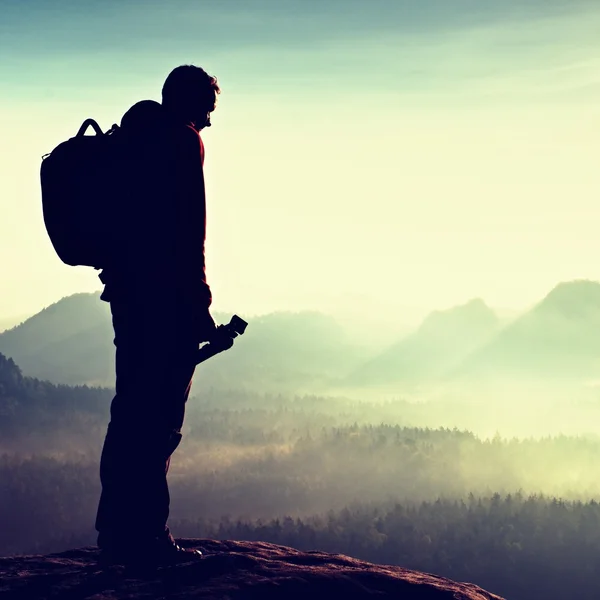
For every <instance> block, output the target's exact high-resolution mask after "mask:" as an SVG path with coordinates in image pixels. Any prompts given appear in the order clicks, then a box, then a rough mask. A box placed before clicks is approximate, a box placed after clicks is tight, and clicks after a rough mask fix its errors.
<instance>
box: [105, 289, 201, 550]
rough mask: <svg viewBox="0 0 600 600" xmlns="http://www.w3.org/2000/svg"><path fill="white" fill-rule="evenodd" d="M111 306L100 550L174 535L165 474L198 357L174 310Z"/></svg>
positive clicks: (118, 302) (143, 304) (126, 301)
mask: <svg viewBox="0 0 600 600" xmlns="http://www.w3.org/2000/svg"><path fill="white" fill-rule="evenodd" d="M110 305H111V313H112V320H113V327H114V331H115V338H114V343H115V346H116V394H115V397H114V399H113V401H112V403H111V407H110V422H109V425H108V430H107V433H106V437H105V440H104V446H103V449H102V456H101V460H100V481H101V484H102V493H101V496H100V502H99V506H98V512H97V516H96V530H97V531H98V546H100V547H101V548H109V547H119V546H123V545H130V544H131V543H135V544H136V545H137V544H140V543H144V541H146V540H147V541H151V540H155V539H156V538H160V537H162V536H169V535H170V532H169V528H168V526H167V519H168V516H169V502H170V496H169V488H168V484H167V472H168V470H169V464H170V460H171V455H172V454H173V452H174V451H175V449H176V448H177V446H178V445H179V443H180V441H181V427H182V425H183V420H184V414H185V405H186V402H187V399H188V396H189V393H190V388H191V382H192V376H193V374H194V370H195V366H196V363H195V358H196V352H197V350H198V341H197V339H198V338H197V336H196V335H194V328H193V327H192V326H191V324H190V322H189V321H188V320H187V319H186V318H185V314H182V311H178V310H177V307H176V306H173V305H170V303H167V304H165V303H161V302H159V303H157V302H148V300H147V298H146V300H145V301H143V300H138V301H136V300H135V298H131V297H130V298H125V297H121V298H114V297H113V298H111V301H110ZM184 312H185V311H184Z"/></svg>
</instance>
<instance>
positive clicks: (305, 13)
mask: <svg viewBox="0 0 600 600" xmlns="http://www.w3.org/2000/svg"><path fill="white" fill-rule="evenodd" d="M0 14H1V18H0V81H1V82H2V84H1V85H2V93H1V94H0V131H1V135H0V256H1V257H2V261H1V264H2V267H1V268H0V316H1V317H10V316H13V315H27V314H32V313H34V312H36V311H38V310H40V309H41V308H43V307H44V306H47V305H49V304H51V303H53V302H55V301H57V300H59V299H60V298H61V297H63V296H66V295H69V294H72V293H75V292H80V291H90V292H92V291H95V290H99V289H100V282H99V281H98V279H97V273H96V272H95V271H94V270H93V269H89V268H85V267H78V268H74V267H68V266H66V265H63V264H62V263H61V262H60V260H59V259H58V258H57V256H56V255H55V253H54V251H53V249H52V246H51V244H50V242H49V239H48V237H47V234H46V232H45V229H44V224H43V219H42V212H41V196H40V185H39V167H40V163H41V156H42V155H43V154H45V153H46V152H49V151H50V150H52V149H53V148H54V147H55V146H57V145H58V144H59V143H60V142H62V141H63V140H65V139H67V138H69V137H71V136H73V135H75V133H76V132H77V129H78V128H79V126H80V125H81V123H82V122H83V120H84V119H86V118H87V117H93V118H95V119H96V120H97V121H98V122H99V123H100V125H101V126H102V127H104V128H108V127H109V126H110V125H111V124H112V123H118V122H119V121H120V118H121V116H122V114H123V113H124V112H125V111H126V110H127V109H128V108H129V107H130V106H131V105H132V104H134V103H135V102H137V101H138V100H142V99H147V98H150V99H155V100H160V89H161V86H162V83H163V81H164V79H165V77H166V75H167V74H168V72H169V71H170V70H171V69H172V68H174V67H175V66H177V65H179V64H184V63H192V64H197V65H199V66H202V67H204V68H205V69H206V70H207V71H208V72H209V73H211V74H213V75H215V76H217V78H218V80H219V84H220V86H221V88H222V94H221V96H220V98H219V103H218V107H217V110H216V111H215V113H214V115H213V118H212V123H213V127H211V128H210V129H209V130H207V131H206V132H203V140H204V143H205V146H206V162H205V172H206V182H207V184H206V185H207V203H208V209H207V211H208V215H207V220H208V225H207V227H208V233H207V243H206V255H207V276H208V281H209V284H210V285H211V288H212V290H213V296H214V307H215V310H223V311H231V312H237V313H238V314H256V313H265V312H270V311H272V310H302V309H317V310H324V311H327V312H331V313H333V314H343V315H354V316H355V317H356V318H368V317H369V316H371V317H372V316H373V315H377V316H379V317H381V318H382V319H388V318H389V319H402V318H408V315H410V314H415V315H416V314H421V313H424V312H426V311H428V310H432V309H440V308H447V307H449V306H454V305H456V304H461V303H464V302H466V301H468V300H469V299H471V298H475V297H480V298H483V299H484V300H485V301H486V302H487V303H488V304H490V305H491V306H495V307H504V308H514V309H524V308H526V307H528V306H530V305H532V304H533V303H535V302H537V301H539V300H540V299H541V298H542V297H543V296H545V295H546V294H547V293H548V292H549V291H550V290H551V289H552V288H553V287H554V286H555V285H556V284H557V283H559V282H561V281H567V280H571V279H578V278H588V279H594V280H600V236H599V235H598V233H597V232H598V231H599V230H600V228H599V223H600V208H599V206H600V205H599V202H600V170H599V169H598V160H600V159H599V157H600V135H599V134H600V36H598V32H599V31H600V4H599V3H597V2H592V1H583V0H570V1H569V2H566V1H558V0H529V1H527V0H519V1H516V0H507V1H505V2H497V0H452V1H450V0H420V2H414V0H295V1H292V0H264V1H259V0H218V1H217V0H212V1H207V0H204V1H202V0H196V1H188V0H172V1H170V2H164V1H163V2H159V1H156V0H145V1H144V2H141V1H138V0H134V1H126V0H119V1H116V0H98V1H96V0H88V1H81V0H79V1H77V2H73V1H70V0H69V1H61V0H53V1H47V0H29V1H28V2H26V3H24V2H21V1H20V0H0Z"/></svg>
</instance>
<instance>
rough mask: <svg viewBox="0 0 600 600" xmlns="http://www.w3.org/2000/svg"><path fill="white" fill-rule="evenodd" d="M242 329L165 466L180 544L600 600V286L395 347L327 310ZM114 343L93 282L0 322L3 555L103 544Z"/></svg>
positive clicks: (193, 403) (463, 319)
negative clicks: (243, 547) (284, 548)
mask: <svg viewBox="0 0 600 600" xmlns="http://www.w3.org/2000/svg"><path fill="white" fill-rule="evenodd" d="M228 317H229V316H228V315H217V316H216V318H217V320H218V321H221V322H225V321H226V320H228ZM248 320H249V322H250V326H249V329H248V332H247V334H246V335H245V336H243V337H242V338H240V340H239V341H236V346H235V348H234V349H233V350H232V351H230V352H226V353H224V354H223V355H219V356H217V357H215V358H214V359H211V360H210V361H208V362H207V363H206V364H203V365H200V366H199V367H198V369H197V373H196V376H195V381H194V387H193V390H192V396H191V397H190V399H189V401H188V406H187V416H186V422H185V426H184V439H183V442H182V444H181V447H180V448H179V449H178V451H177V453H176V454H175V455H174V457H173V460H172V464H171V470H170V475H169V477H170V486H171V496H172V517H171V519H170V524H171V528H172V530H173V531H174V532H175V534H176V535H177V536H181V537H212V538H215V539H225V538H227V539H229V538H232V539H244V540H263V541H269V542H274V543H279V544H285V545H290V546H294V547H296V548H300V549H307V550H310V549H316V548H318V549H321V550H325V551H330V552H339V553H344V554H349V555H351V556H355V557H358V558H364V559H367V560H369V561H373V562H378V563H383V564H398V565H402V566H404V567H407V568H414V569H418V570H421V571H425V572H433V573H437V574H439V575H443V576H446V577H450V578H452V579H455V580H458V581H472V582H474V583H477V584H478V585H480V586H482V587H484V588H487V589H490V590H493V591H494V592H496V593H498V594H502V595H504V596H506V597H507V598H511V599H517V600H518V599H525V598H530V597H531V595H530V591H531V589H533V588H535V589H536V591H537V593H538V594H539V596H540V597H544V598H548V599H559V598H566V597H569V594H570V593H572V590H573V589H579V590H585V591H582V592H581V593H580V594H579V596H578V597H579V598H598V597H599V596H600V582H598V581H597V575H596V574H597V572H598V568H599V567H600V505H599V504H598V503H597V501H596V499H597V498H598V494H599V492H600V460H599V459H600V435H599V434H600V389H599V388H598V383H599V382H600V380H599V378H598V374H599V373H600V368H599V367H600V336H598V335H597V331H598V327H599V326H600V284H599V283H596V282H591V281H574V282H567V283H563V284H560V285H558V286H557V287H556V288H554V289H553V290H551V291H550V292H549V293H548V295H547V296H546V297H545V298H543V299H541V300H540V302H539V303H538V304H537V305H536V306H534V307H533V308H531V309H530V310H529V311H526V312H524V313H523V314H520V315H516V316H514V317H512V318H511V319H506V318H501V317H499V316H498V315H497V314H496V312H495V311H494V310H492V309H491V308H489V307H488V306H487V305H486V304H485V303H484V302H483V301H481V300H472V301H470V302H467V303H465V304H464V305H462V306H457V307H454V308H449V309H447V310H440V311H437V312H434V313H432V314H430V315H429V316H427V317H426V318H425V319H424V321H423V322H422V323H420V324H418V325H415V327H414V328H413V330H412V331H408V332H407V333H406V334H405V335H402V336H399V338H398V339H397V340H393V341H392V342H391V343H390V342H389V341H385V342H384V341H383V340H377V339H375V338H374V339H371V340H364V339H363V338H362V336H363V335H364V331H362V330H361V331H360V333H359V331H358V329H357V330H353V329H352V326H351V324H350V325H348V324H344V325H340V324H339V323H338V322H337V321H336V320H335V319H334V318H333V317H329V316H327V315H323V314H320V313H316V312H315V313H309V312H307V313H273V314H269V315H263V316H259V317H255V318H248ZM374 336H375V333H374ZM167 350H168V349H162V348H157V352H156V363H155V364H154V365H152V368H149V369H148V373H149V376H152V375H151V374H152V372H156V370H159V369H160V365H161V352H164V351H167ZM113 352H114V347H113V345H112V331H111V323H110V314H109V311H108V306H107V305H106V304H105V303H102V302H100V301H99V300H98V298H97V296H96V295H93V294H77V295H75V296H70V297H68V298H64V299H63V300H61V301H59V302H57V303H56V304H54V305H52V306H49V307H48V308H46V309H45V310H43V311H42V312H40V313H38V314H36V315H34V316H33V317H31V318H29V319H27V320H25V321H24V322H23V323H21V324H20V325H17V326H15V327H13V328H12V329H9V330H7V331H5V332H3V333H1V334H0V554H4V555H7V554H15V553H30V552H44V553H45V552H52V551H59V550H63V549H65V548H70V547H77V546H83V545H93V544H94V543H95V531H94V530H93V523H94V515H95V511H96V508H97V501H98V495H99V492H100V483H99V479H98V461H99V456H100V450H101V447H102V441H103V436H104V434H105V431H106V425H107V422H108V418H109V405H110V401H111V399H112V394H113V392H112V390H111V389H110V387H111V385H112V383H113V378H114V367H113Z"/></svg>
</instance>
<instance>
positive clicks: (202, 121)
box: [194, 92, 217, 131]
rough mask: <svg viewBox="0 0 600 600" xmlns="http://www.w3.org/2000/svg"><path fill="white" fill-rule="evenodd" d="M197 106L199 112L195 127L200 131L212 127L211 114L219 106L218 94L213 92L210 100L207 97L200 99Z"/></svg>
mask: <svg viewBox="0 0 600 600" xmlns="http://www.w3.org/2000/svg"><path fill="white" fill-rule="evenodd" d="M197 106H198V110H197V113H196V118H195V119H194V126H195V127H196V129H197V130H198V131H200V130H201V129H204V128H205V127H210V126H211V122H210V113H212V112H213V110H215V108H216V106H217V97H216V94H215V93H214V92H211V94H210V95H209V97H208V98H207V97H206V96H204V97H201V98H199V100H198V104H197Z"/></svg>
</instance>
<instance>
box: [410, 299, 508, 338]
mask: <svg viewBox="0 0 600 600" xmlns="http://www.w3.org/2000/svg"><path fill="white" fill-rule="evenodd" d="M498 321H499V319H498V316H497V315H496V313H495V312H494V311H493V310H492V309H491V308H490V307H489V306H488V305H487V304H486V303H485V302H484V301H483V300H482V299H481V298H473V299H472V300H469V301H468V302H465V303H464V304H459V305H457V306H453V307H452V308H449V309H447V310H436V311H434V312H432V313H430V314H429V315H428V316H427V317H425V319H424V321H423V323H421V326H420V327H419V331H420V332H423V333H424V332H428V331H432V330H438V329H439V328H440V327H443V328H446V327H449V326H457V327H460V328H462V327H465V326H469V327H473V326H475V327H477V326H483V327H486V328H487V327H493V326H494V325H496V324H497V323H498Z"/></svg>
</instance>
